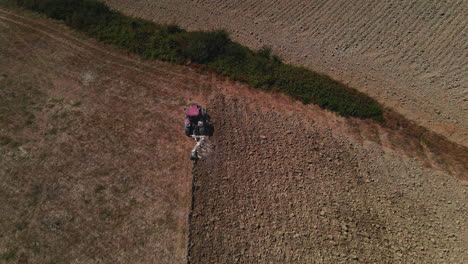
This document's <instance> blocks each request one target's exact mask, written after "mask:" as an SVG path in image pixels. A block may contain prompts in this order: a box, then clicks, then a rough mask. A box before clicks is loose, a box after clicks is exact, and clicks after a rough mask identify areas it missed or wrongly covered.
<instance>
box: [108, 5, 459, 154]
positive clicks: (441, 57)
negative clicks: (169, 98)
mask: <svg viewBox="0 0 468 264" xmlns="http://www.w3.org/2000/svg"><path fill="white" fill-rule="evenodd" d="M105 2H107V3H109V4H110V5H111V6H112V7H114V8H116V9H118V10H121V11H123V12H125V13H127V14H131V15H135V16H140V17H144V18H147V19H152V20H155V21H157V22H166V23H178V24H180V25H181V26H183V27H185V28H188V29H219V28H225V29H227V30H228V31H229V32H230V33H231V35H232V37H233V38H234V39H235V40H237V41H239V42H241V43H243V44H246V45H248V46H251V47H253V48H259V47H261V46H262V45H268V46H271V47H272V48H273V50H274V52H275V53H277V54H279V55H280V56H281V57H282V58H284V59H285V60H286V61H288V62H293V63H295V64H302V65H306V66H309V67H311V68H312V69H314V70H316V71H320V72H324V73H327V74H329V75H331V76H333V77H334V78H336V79H339V80H342V81H344V82H345V83H349V84H350V85H352V86H354V87H356V88H358V89H360V90H363V91H366V92H368V93H369V94H370V95H372V96H373V97H375V98H377V99H378V100H379V101H380V102H382V103H384V104H385V105H386V106H390V107H392V108H394V109H396V110H397V111H398V112H400V113H402V114H403V115H405V116H406V117H408V118H409V119H411V120H415V121H417V122H418V123H419V124H422V125H424V126H425V127H428V128H430V129H431V130H433V131H435V132H437V133H440V134H442V135H444V136H447V137H448V138H449V139H450V140H452V141H454V142H457V143H459V144H463V145H465V146H468V114H467V111H468V105H467V104H468V101H467V100H468V98H467V95H466V89H467V88H468V87H467V85H466V84H467V83H468V75H467V74H466V72H467V71H468V67H467V65H468V64H467V60H466V58H467V56H468V54H467V49H466V46H465V44H466V36H467V33H468V31H467V27H468V26H467V24H466V21H467V20H468V14H467V12H466V7H467V3H466V1H465V0H457V1H439V0H430V1H428V0H417V1H399V0H392V1H384V0H379V1H368V0H358V1H347V0H333V1H329V0H317V1H308V0H293V1H291V0H275V1H269V0H261V1H257V0H255V1H253V0H236V1H222V0H218V1H207V0H198V1H184V0H161V1H150V0H142V1H128V0H105Z"/></svg>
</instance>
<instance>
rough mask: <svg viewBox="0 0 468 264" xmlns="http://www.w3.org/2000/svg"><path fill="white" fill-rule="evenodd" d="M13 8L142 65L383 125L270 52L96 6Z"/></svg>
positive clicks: (332, 86)
mask: <svg viewBox="0 0 468 264" xmlns="http://www.w3.org/2000/svg"><path fill="white" fill-rule="evenodd" d="M16 3H17V4H18V5H19V6H22V7H24V8H27V9H31V10H34V11H36V12H40V13H43V14H45V15H46V16H48V17H50V18H53V19H58V20H62V21H64V22H65V24H66V25H68V26H70V27H71V28H74V29H76V30H79V31H81V32H84V33H86V34H87V35H89V36H91V37H94V38H96V39H98V40H100V41H103V42H105V43H109V44H114V45H116V46H118V47H120V48H123V49H126V50H128V51H131V52H134V53H137V54H139V55H141V56H142V57H143V58H145V59H159V60H163V61H170V62H175V63H180V64H183V63H190V62H192V63H197V64H200V65H204V67H205V68H206V69H209V70H213V71H214V72H216V73H218V74H222V75H226V76H229V77H230V78H231V79H232V80H236V81H242V82H246V83H248V84H250V85H251V86H253V87H255V88H260V89H263V90H271V91H279V92H282V93H285V94H287V95H289V96H291V97H293V98H295V99H297V100H300V101H302V102H303V103H305V104H308V103H313V104H317V105H319V106H320V107H322V108H324V109H329V110H332V111H335V112H337V113H339V114H340V115H342V116H353V117H360V118H372V119H374V120H383V115H382V108H381V106H380V105H379V104H378V103H377V102H376V101H375V100H373V99H372V98H370V97H369V96H367V95H365V94H364V93H361V92H359V91H357V90H355V89H353V88H350V87H348V86H346V85H344V84H342V83H340V82H338V81H335V80H333V79H331V78H330V77H328V76H326V75H322V74H318V73H315V72H312V71H310V70H308V69H306V68H303V67H297V66H293V65H289V64H284V63H282V62H281V60H280V59H279V58H278V57H277V56H274V55H272V54H271V50H270V49H269V48H263V49H260V50H258V51H253V50H251V49H249V48H247V47H245V46H242V45H241V44H239V43H237V42H234V41H232V40H231V39H230V38H229V35H228V34H227V33H226V32H225V31H222V30H218V31H209V32H206V31H192V32H188V31H185V30H183V29H181V28H180V27H179V26H177V25H160V24H156V23H153V22H150V21H146V20H143V19H139V18H132V17H128V16H125V15H123V14H121V13H120V12H117V11H115V10H111V9H110V8H109V7H108V6H107V5H105V4H104V3H101V2H99V1H97V0H16Z"/></svg>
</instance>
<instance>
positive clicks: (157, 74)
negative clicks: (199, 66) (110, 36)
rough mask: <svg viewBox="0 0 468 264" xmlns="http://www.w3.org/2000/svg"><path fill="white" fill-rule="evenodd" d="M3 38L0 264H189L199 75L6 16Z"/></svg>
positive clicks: (2, 15) (2, 16)
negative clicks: (187, 110)
mask: <svg viewBox="0 0 468 264" xmlns="http://www.w3.org/2000/svg"><path fill="white" fill-rule="evenodd" d="M0 36H1V38H0V58H2V59H1V61H2V63H1V64H0V74H1V76H2V77H1V80H0V99H1V100H0V121H1V125H0V136H1V142H0V143H1V144H0V200H1V201H2V202H1V203H0V214H1V217H0V263H4V262H7V263H10V262H12V263H171V264H172V263H183V262H184V261H185V259H186V249H187V234H188V229H187V214H188V209H189V205H190V200H191V195H190V189H191V166H192V165H191V163H190V161H189V160H188V158H187V157H188V155H189V154H188V153H189V151H190V149H191V147H192V146H191V145H192V144H191V142H190V141H189V140H188V139H186V138H185V136H184V135H183V134H181V133H179V132H180V128H181V127H182V126H183V122H182V118H181V117H182V116H183V107H184V106H185V105H186V103H187V102H186V101H185V100H186V99H189V97H188V94H189V92H188V91H189V89H190V93H192V92H194V91H193V86H192V85H190V86H189V85H188V84H189V83H193V78H197V80H196V82H197V83H202V81H203V80H202V79H200V78H203V76H199V75H194V74H192V73H191V72H190V70H189V69H187V68H182V67H172V66H171V65H168V64H159V63H152V64H144V63H141V62H139V61H137V60H136V59H135V58H132V57H128V56H126V55H125V54H122V53H116V51H113V50H112V49H111V48H110V47H105V46H102V45H96V44H95V43H93V42H92V41H90V40H83V39H82V37H77V36H76V35H74V34H70V31H69V30H68V29H66V28H65V27H64V26H62V25H60V24H55V23H51V22H50V21H46V20H44V19H32V18H27V17H23V16H17V15H12V14H10V13H6V12H5V11H4V10H3V9H0ZM195 94H196V92H195ZM7 260H11V261H7Z"/></svg>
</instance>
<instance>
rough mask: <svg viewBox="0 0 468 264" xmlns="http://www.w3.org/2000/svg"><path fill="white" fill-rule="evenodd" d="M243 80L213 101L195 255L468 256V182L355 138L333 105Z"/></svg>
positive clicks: (280, 259)
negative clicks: (315, 104)
mask: <svg viewBox="0 0 468 264" xmlns="http://www.w3.org/2000/svg"><path fill="white" fill-rule="evenodd" d="M227 86H228V85H226V86H225V87H227ZM233 88H235V89H232V88H231V89H226V90H224V92H223V93H221V94H218V95H217V96H215V97H214V98H213V100H212V101H210V106H211V114H212V117H213V120H215V127H216V133H215V135H214V137H213V138H212V139H211V145H210V146H209V147H208V148H207V153H206V154H205V158H204V159H203V160H201V161H200V162H199V163H198V164H197V165H196V166H195V167H194V176H193V177H194V187H193V199H194V200H193V204H192V206H193V207H192V213H191V218H190V219H191V220H190V244H189V263H358V262H361V263H466V261H468V258H467V257H468V256H467V255H466V250H465V249H466V247H467V246H468V232H467V230H468V229H467V219H468V213H467V205H468V204H467V201H468V199H467V198H468V196H467V195H468V194H467V190H468V185H467V184H466V182H462V181H459V180H456V179H455V178H453V177H450V176H448V175H446V174H445V173H442V172H437V171H434V170H430V169H424V168H423V167H422V166H421V162H420V161H418V160H417V159H411V158H408V157H405V156H402V155H400V154H399V153H398V152H395V151H392V150H390V149H389V148H386V147H382V145H381V144H377V143H376V141H375V140H369V139H362V138H361V139H359V140H356V137H354V136H350V135H347V132H345V131H349V128H347V126H348V125H349V124H348V123H347V122H344V121H343V120H342V119H341V118H336V117H335V118H334V117H333V115H331V114H329V113H325V112H323V111H320V110H319V109H314V108H311V107H305V106H303V105H301V104H298V103H296V104H295V103H294V102H288V99H287V98H284V97H281V96H272V95H269V94H259V93H258V92H256V91H252V90H249V89H248V88H245V87H240V86H236V87H233ZM232 91H236V92H235V93H233V92H232ZM364 126H365V125H364ZM364 126H363V127H364ZM370 128H371V127H368V129H370ZM389 137H392V136H391V135H389ZM382 141H385V139H384V137H382ZM465 173H466V171H465Z"/></svg>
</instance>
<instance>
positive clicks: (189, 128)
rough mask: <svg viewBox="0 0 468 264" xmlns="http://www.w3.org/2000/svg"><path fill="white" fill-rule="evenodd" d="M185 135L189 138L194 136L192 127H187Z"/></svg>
mask: <svg viewBox="0 0 468 264" xmlns="http://www.w3.org/2000/svg"><path fill="white" fill-rule="evenodd" d="M185 135H186V136H187V137H190V136H191V135H192V128H191V126H189V127H185Z"/></svg>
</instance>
